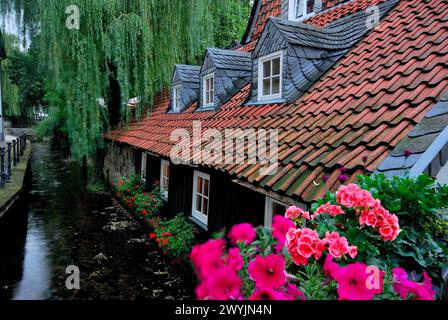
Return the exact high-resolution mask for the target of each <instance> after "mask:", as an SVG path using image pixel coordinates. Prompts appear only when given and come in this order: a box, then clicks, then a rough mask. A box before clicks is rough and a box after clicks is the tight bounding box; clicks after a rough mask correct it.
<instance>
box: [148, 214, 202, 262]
mask: <svg viewBox="0 0 448 320" xmlns="http://www.w3.org/2000/svg"><path fill="white" fill-rule="evenodd" d="M150 224H151V225H152V227H153V229H154V232H153V233H151V234H150V238H151V239H153V240H154V241H156V243H157V245H158V246H159V248H160V249H162V250H163V252H164V253H165V254H167V255H168V256H169V257H171V258H182V257H185V256H186V255H187V254H188V253H189V252H190V250H191V247H192V246H193V244H194V241H195V233H196V227H195V226H194V225H193V224H192V223H190V222H189V221H188V220H187V218H186V217H185V215H184V214H182V213H180V214H178V215H177V216H175V217H174V218H173V219H160V217H157V218H155V219H151V220H150Z"/></svg>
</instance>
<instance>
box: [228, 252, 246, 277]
mask: <svg viewBox="0 0 448 320" xmlns="http://www.w3.org/2000/svg"><path fill="white" fill-rule="evenodd" d="M243 264H244V260H243V257H242V256H241V252H240V249H238V248H231V249H229V253H228V254H227V259H226V267H227V268H229V269H230V270H233V271H235V272H237V271H239V270H241V268H242V267H243Z"/></svg>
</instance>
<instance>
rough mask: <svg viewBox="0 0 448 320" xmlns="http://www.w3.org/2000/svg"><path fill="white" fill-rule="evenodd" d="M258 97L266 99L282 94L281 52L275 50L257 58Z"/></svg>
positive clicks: (278, 96)
mask: <svg viewBox="0 0 448 320" xmlns="http://www.w3.org/2000/svg"><path fill="white" fill-rule="evenodd" d="M258 61H259V62H258V70H259V74H258V88H259V90H258V94H259V96H258V99H259V100H268V99H276V98H281V96H282V72H281V70H282V53H281V52H276V53H273V54H270V55H267V56H264V57H260V58H259V60H258Z"/></svg>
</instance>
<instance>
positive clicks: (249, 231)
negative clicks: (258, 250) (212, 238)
mask: <svg viewBox="0 0 448 320" xmlns="http://www.w3.org/2000/svg"><path fill="white" fill-rule="evenodd" d="M228 237H229V239H230V242H231V243H232V244H233V245H236V244H237V243H238V241H240V242H243V243H244V244H245V245H248V244H250V243H252V242H253V241H254V240H255V238H256V237H257V233H256V232H255V229H254V227H253V226H252V225H251V224H249V223H241V224H237V225H234V226H233V227H232V229H230V232H229V234H228Z"/></svg>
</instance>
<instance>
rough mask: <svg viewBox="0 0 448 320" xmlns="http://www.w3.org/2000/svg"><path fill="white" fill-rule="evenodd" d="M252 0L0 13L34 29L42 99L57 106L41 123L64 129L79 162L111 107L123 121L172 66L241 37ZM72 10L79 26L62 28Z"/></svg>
mask: <svg viewBox="0 0 448 320" xmlns="http://www.w3.org/2000/svg"><path fill="white" fill-rule="evenodd" d="M250 2H251V1H250V0H147V1H135V0H95V1H92V0H34V1H31V0H9V1H8V0H0V10H1V12H3V13H6V12H8V10H9V11H11V10H12V9H13V10H15V12H16V16H17V19H19V20H20V22H21V23H22V24H24V25H28V27H26V28H25V27H22V28H21V30H31V31H35V30H38V32H39V35H40V41H41V43H40V48H41V54H42V57H41V61H42V62H44V63H45V65H44V66H43V67H44V68H43V69H44V70H45V74H46V80H47V81H46V87H47V90H48V92H49V93H48V96H49V97H51V99H50V100H54V101H57V103H52V101H50V110H49V112H50V118H49V121H47V122H49V123H47V124H45V125H46V126H48V127H51V126H52V125H53V126H61V125H64V126H65V132H66V133H67V136H68V141H69V144H70V148H71V153H72V156H73V157H74V158H77V159H80V158H81V157H83V156H85V155H91V154H93V153H95V151H96V150H97V148H98V147H101V146H102V144H103V142H102V138H101V137H102V133H103V132H104V131H105V130H107V128H108V126H109V124H110V122H109V120H110V119H111V117H110V116H111V114H112V113H113V112H114V111H116V110H114V109H117V108H120V109H121V110H120V111H121V112H120V114H121V120H122V121H123V122H126V121H127V120H128V117H129V114H128V110H127V101H128V100H129V99H130V98H132V97H136V96H138V97H140V102H141V103H140V104H139V105H140V106H139V108H138V110H137V116H140V115H141V113H142V112H143V111H144V110H145V108H144V106H148V105H150V104H151V101H152V99H153V98H154V96H155V94H156V93H157V92H158V91H160V90H161V89H163V88H164V87H166V85H167V84H168V82H169V80H170V77H171V74H172V71H173V66H174V64H176V63H189V64H198V63H199V64H200V63H201V62H202V58H203V55H204V52H205V48H207V47H212V46H216V47H226V46H228V45H229V44H230V42H231V41H232V40H237V39H239V38H240V37H241V35H242V33H243V31H244V27H245V24H246V21H247V18H248V15H249V12H250ZM30 3H33V4H31V5H30ZM71 5H76V8H77V9H79V14H80V16H79V17H80V20H79V22H80V23H79V29H77V28H67V25H66V21H67V18H70V19H71V18H72V17H73V16H71V14H73V13H75V11H72V12H71V11H70V10H68V11H67V8H68V6H71ZM70 8H72V7H70ZM17 12H18V13H17ZM28 15H33V17H30V16H28ZM36 17H37V18H36ZM100 98H104V99H105V105H107V106H105V105H104V104H101V103H98V102H99V99H100ZM117 99H118V100H119V101H118V103H117V102H116V100H117ZM52 104H53V106H52ZM111 106H112V108H111ZM52 114H53V115H52ZM55 119H57V120H55ZM52 120H54V121H53V122H52Z"/></svg>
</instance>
